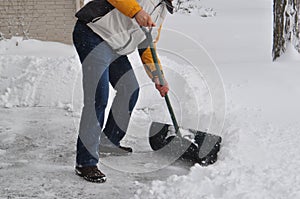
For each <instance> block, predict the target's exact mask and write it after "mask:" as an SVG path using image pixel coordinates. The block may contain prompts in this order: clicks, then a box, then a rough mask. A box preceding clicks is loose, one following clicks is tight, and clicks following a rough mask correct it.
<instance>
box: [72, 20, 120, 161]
mask: <svg viewBox="0 0 300 199" xmlns="http://www.w3.org/2000/svg"><path fill="white" fill-rule="evenodd" d="M73 40H74V45H75V47H76V50H77V52H78V55H79V57H80V60H81V63H82V74H83V79H82V83H83V95H84V106H83V109H82V114H81V120H80V126H79V136H78V140H77V156H76V165H78V166H92V165H96V164H97V163H98V159H99V154H98V151H99V143H100V134H101V128H102V125H103V122H102V123H101V122H100V123H99V122H98V119H97V115H96V111H95V93H96V88H97V86H98V85H100V87H99V88H101V93H102V94H103V95H102V98H101V102H99V103H101V106H103V107H106V104H107V99H108V89H109V87H108V85H109V75H108V70H107V69H108V66H109V65H110V63H112V62H113V60H115V59H116V58H117V57H118V55H117V54H116V53H115V52H114V51H113V50H112V49H111V47H110V46H109V45H108V44H107V43H106V42H104V41H103V40H102V39H101V37H99V36H98V35H96V34H95V33H93V32H92V30H91V29H90V28H89V27H87V26H86V25H85V24H82V23H79V22H77V24H76V25H75V28H74V32H73ZM99 78H100V80H99ZM104 109H105V108H104Z"/></svg>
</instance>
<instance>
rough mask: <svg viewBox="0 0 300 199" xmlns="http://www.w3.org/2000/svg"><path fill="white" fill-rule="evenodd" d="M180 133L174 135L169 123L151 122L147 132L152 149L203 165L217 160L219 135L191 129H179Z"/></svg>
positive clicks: (220, 139)
mask: <svg viewBox="0 0 300 199" xmlns="http://www.w3.org/2000/svg"><path fill="white" fill-rule="evenodd" d="M180 133H181V136H178V135H176V133H175V130H174V127H173V126H172V125H170V124H164V123H159V122H153V123H152V124H151V126H150V132H149V143H150V146H151V148H152V149H153V150H154V151H158V150H161V151H162V152H163V153H166V154H167V155H170V154H172V155H177V156H178V158H180V159H184V160H188V161H192V162H195V163H199V164H201V165H203V166H207V165H209V164H213V163H215V162H216V161H217V157H218V152H219V150H220V143H221V141H222V138H221V137H220V136H217V135H212V134H209V133H205V132H201V131H197V130H192V129H188V130H184V129H180Z"/></svg>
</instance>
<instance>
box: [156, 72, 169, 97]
mask: <svg viewBox="0 0 300 199" xmlns="http://www.w3.org/2000/svg"><path fill="white" fill-rule="evenodd" d="M163 80H164V85H163V86H162V85H161V84H160V82H159V79H158V77H154V79H153V81H154V83H155V88H156V89H157V90H158V91H159V93H160V95H161V96H162V97H164V96H165V95H166V94H167V93H168V91H169V84H168V82H167V80H165V78H163Z"/></svg>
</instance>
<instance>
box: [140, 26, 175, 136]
mask: <svg viewBox="0 0 300 199" xmlns="http://www.w3.org/2000/svg"><path fill="white" fill-rule="evenodd" d="M142 29H143V31H144V32H145V34H146V37H147V39H148V40H149V42H150V50H151V54H152V58H153V62H154V64H155V68H156V70H157V74H158V79H159V83H160V84H161V85H164V84H165V81H164V79H163V77H162V73H161V70H160V67H159V65H158V58H157V55H156V51H155V48H154V44H153V39H152V35H151V32H150V31H147V30H145V28H142ZM165 101H166V104H167V107H168V110H169V113H170V116H171V119H172V122H173V125H174V128H175V132H176V133H178V132H179V126H178V123H177V120H176V117H175V113H174V111H173V108H172V105H171V102H170V99H169V96H168V94H166V95H165Z"/></svg>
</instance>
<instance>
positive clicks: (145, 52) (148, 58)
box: [139, 26, 163, 80]
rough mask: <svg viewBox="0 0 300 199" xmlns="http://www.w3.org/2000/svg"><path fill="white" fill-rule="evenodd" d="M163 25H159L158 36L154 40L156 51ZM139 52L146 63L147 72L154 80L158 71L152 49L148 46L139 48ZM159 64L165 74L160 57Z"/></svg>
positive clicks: (144, 63)
mask: <svg viewBox="0 0 300 199" xmlns="http://www.w3.org/2000/svg"><path fill="white" fill-rule="evenodd" d="M161 27H162V26H160V27H159V29H158V36H157V37H156V39H155V41H154V48H155V52H156V43H157V42H158V39H159V36H160V30H161ZM139 54H140V57H141V60H142V63H143V65H144V68H145V70H146V72H147V75H148V76H149V77H150V78H151V79H152V80H153V78H154V77H158V71H157V70H156V67H155V64H154V61H153V57H152V53H151V49H150V47H149V46H148V47H147V48H144V49H139ZM156 57H157V58H158V56H157V55H156ZM158 65H159V67H160V71H161V73H162V74H163V71H162V65H161V63H160V60H159V58H158Z"/></svg>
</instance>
